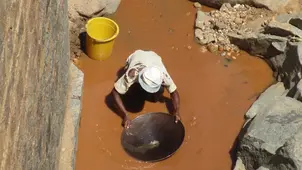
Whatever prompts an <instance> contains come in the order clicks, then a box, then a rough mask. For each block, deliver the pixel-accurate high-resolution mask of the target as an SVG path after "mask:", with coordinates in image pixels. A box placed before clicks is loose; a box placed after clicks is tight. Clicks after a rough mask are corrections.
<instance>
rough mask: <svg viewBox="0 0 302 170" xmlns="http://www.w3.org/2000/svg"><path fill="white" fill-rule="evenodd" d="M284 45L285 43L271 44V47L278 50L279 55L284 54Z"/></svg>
mask: <svg viewBox="0 0 302 170" xmlns="http://www.w3.org/2000/svg"><path fill="white" fill-rule="evenodd" d="M286 44H287V42H284V41H281V42H272V46H273V47H274V48H275V49H276V50H278V51H279V52H280V53H284V52H285V50H286Z"/></svg>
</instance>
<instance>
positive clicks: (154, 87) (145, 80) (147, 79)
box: [138, 67, 163, 93]
mask: <svg viewBox="0 0 302 170" xmlns="http://www.w3.org/2000/svg"><path fill="white" fill-rule="evenodd" d="M162 75H163V74H162V71H161V70H160V69H159V68H157V67H145V68H144V69H143V70H142V71H140V73H139V77H138V82H139V84H140V85H141V86H142V88H143V89H144V90H146V91H147V92H148V93H156V92H158V90H159V89H160V87H161V84H162V82H163V77H162Z"/></svg>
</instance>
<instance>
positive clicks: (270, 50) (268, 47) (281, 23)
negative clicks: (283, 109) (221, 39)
mask: <svg viewBox="0 0 302 170" xmlns="http://www.w3.org/2000/svg"><path fill="white" fill-rule="evenodd" d="M301 17H302V13H296V14H281V15H278V16H276V17H275V18H274V19H273V20H272V21H270V22H269V23H268V24H267V25H266V27H265V28H264V29H263V31H261V29H257V30H258V31H259V32H257V31H254V32H253V33H251V34H244V33H242V34H240V32H239V33H237V34H234V33H233V34H228V37H229V39H230V41H231V42H232V43H233V44H235V45H237V46H238V47H239V48H241V49H242V50H245V51H247V52H249V53H250V54H252V55H255V56H260V57H262V58H264V59H265V60H266V61H267V63H268V64H270V66H271V68H272V69H273V71H274V76H275V77H276V79H277V80H278V81H281V82H283V83H284V85H285V87H286V89H289V90H290V91H289V93H288V96H289V97H294V98H296V99H298V98H299V100H300V98H301V94H300V93H299V92H298V91H297V87H296V86H297V83H298V82H299V81H300V79H301V74H302V73H301V72H302V69H301V68H302V65H301V59H302V30H301V29H300V27H301V26H302V22H301ZM298 93H299V94H298Z"/></svg>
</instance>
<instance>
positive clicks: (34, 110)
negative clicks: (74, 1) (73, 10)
mask: <svg viewBox="0 0 302 170" xmlns="http://www.w3.org/2000/svg"><path fill="white" fill-rule="evenodd" d="M67 10H68V9H67V0H51V1H43V0H42V1H38V0H37V1H36V0H34V1H27V0H18V1H9V0H3V1H0V15H1V17H0V152H1V154H0V169H3V170H21V169H22V170H30V169H31V170H55V169H58V167H59V163H60V150H62V148H61V139H62V136H63V133H64V132H63V129H64V122H65V119H66V117H65V111H66V105H67V98H68V88H69V86H68V84H69V80H70V79H69V74H68V72H69V65H70V64H69V63H70V58H69V34H68V11H67ZM66 135H68V134H66Z"/></svg>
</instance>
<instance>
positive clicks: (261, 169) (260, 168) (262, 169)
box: [257, 166, 270, 170]
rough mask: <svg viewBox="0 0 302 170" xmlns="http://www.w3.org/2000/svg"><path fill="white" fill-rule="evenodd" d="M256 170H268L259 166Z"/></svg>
mask: <svg viewBox="0 0 302 170" xmlns="http://www.w3.org/2000/svg"><path fill="white" fill-rule="evenodd" d="M257 170H270V169H268V168H265V167H263V166H261V167H259V168H258V169H257Z"/></svg>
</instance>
